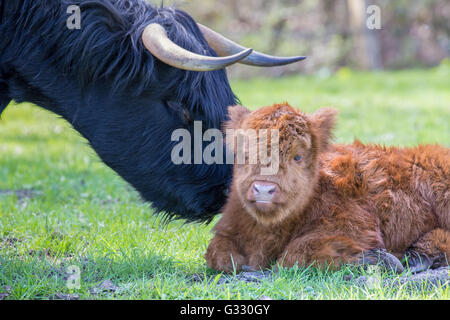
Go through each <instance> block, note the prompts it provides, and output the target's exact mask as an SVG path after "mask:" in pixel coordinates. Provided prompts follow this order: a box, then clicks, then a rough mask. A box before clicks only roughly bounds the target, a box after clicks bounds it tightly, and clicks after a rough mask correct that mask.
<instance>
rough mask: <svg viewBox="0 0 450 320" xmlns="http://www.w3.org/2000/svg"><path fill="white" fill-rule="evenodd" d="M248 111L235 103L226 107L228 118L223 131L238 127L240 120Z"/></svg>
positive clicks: (239, 126)
mask: <svg viewBox="0 0 450 320" xmlns="http://www.w3.org/2000/svg"><path fill="white" fill-rule="evenodd" d="M249 113H250V110H248V109H247V108H246V107H243V106H240V105H236V106H229V107H228V116H229V118H230V120H228V121H226V122H225V125H224V131H225V130H227V129H234V130H237V129H240V128H241V123H242V120H243V119H244V118H245V117H246V116H247V115H248V114H249Z"/></svg>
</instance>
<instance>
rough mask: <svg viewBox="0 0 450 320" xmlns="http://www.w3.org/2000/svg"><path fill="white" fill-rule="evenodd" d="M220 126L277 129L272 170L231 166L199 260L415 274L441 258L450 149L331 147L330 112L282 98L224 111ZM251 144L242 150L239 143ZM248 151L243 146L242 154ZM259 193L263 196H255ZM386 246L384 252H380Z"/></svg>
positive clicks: (449, 238)
mask: <svg viewBox="0 0 450 320" xmlns="http://www.w3.org/2000/svg"><path fill="white" fill-rule="evenodd" d="M229 111H230V118H231V120H230V121H229V122H228V123H227V124H226V126H225V128H226V129H229V128H233V129H238V128H240V129H255V130H260V129H277V130H278V132H279V159H280V161H279V162H280V165H279V170H278V173H277V174H274V175H261V173H260V167H261V165H260V164H259V163H256V164H248V163H247V162H246V163H245V164H235V166H234V172H233V181H232V186H231V189H230V194H229V199H228V202H227V203H226V205H225V207H224V209H223V215H222V217H221V219H220V221H219V222H218V223H217V225H216V226H215V228H214V231H215V236H214V238H213V239H212V241H211V243H210V245H209V247H208V249H207V252H206V255H205V258H206V260H207V263H208V265H209V266H210V267H212V268H214V269H217V270H222V271H226V272H231V271H233V270H240V269H241V268H242V266H244V265H247V266H250V267H252V268H255V269H258V268H265V267H268V266H269V265H270V263H272V262H274V261H276V262H278V263H280V264H281V265H283V266H287V267H290V266H293V265H295V264H296V263H298V264H299V265H311V264H312V265H316V266H319V267H323V266H325V265H328V266H331V267H339V266H340V265H342V264H360V263H363V264H366V263H367V264H375V263H380V262H381V263H385V264H386V265H388V266H391V267H392V266H394V267H395V268H397V271H402V269H403V268H402V265H401V264H400V261H399V260H398V259H402V258H406V257H407V259H404V261H407V262H408V264H409V266H410V267H411V268H413V270H415V271H420V270H423V269H425V268H428V267H433V266H439V265H446V264H448V259H450V149H449V148H445V147H442V146H439V145H421V146H417V147H413V148H396V147H382V146H378V145H364V144H362V143H361V142H359V141H355V142H354V143H353V144H349V145H340V144H337V145H333V144H330V143H329V141H330V137H331V131H332V128H333V125H334V122H335V117H336V113H337V112H336V111H335V110H333V109H329V108H324V109H320V110H318V111H317V112H315V113H314V114H304V113H301V112H299V111H297V110H296V109H294V108H292V107H291V106H289V105H288V104H279V105H274V106H269V107H264V108H260V109H258V110H256V111H254V112H250V111H248V110H247V109H246V108H244V107H241V106H235V107H233V108H230V109H229ZM248 148H250V149H248ZM250 152H255V150H254V149H252V146H247V156H248V154H249V153H250ZM259 189H261V190H265V192H266V193H265V198H264V200H265V201H258V199H259V198H258V196H259V193H258V191H259ZM386 252H390V253H392V255H391V254H387V253H386Z"/></svg>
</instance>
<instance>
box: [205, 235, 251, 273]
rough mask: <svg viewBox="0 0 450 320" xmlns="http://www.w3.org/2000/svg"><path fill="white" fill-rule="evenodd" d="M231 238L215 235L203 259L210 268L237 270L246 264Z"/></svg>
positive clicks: (226, 270) (228, 270)
mask: <svg viewBox="0 0 450 320" xmlns="http://www.w3.org/2000/svg"><path fill="white" fill-rule="evenodd" d="M240 251H241V250H239V247H238V246H237V244H236V243H235V241H234V240H233V239H230V238H228V237H225V236H221V235H215V236H214V238H213V239H212V240H211V242H210V244H209V246H208V249H207V250H206V254H205V259H206V262H207V264H208V266H209V267H210V268H213V269H215V270H219V271H225V272H233V271H235V270H236V271H239V270H240V269H241V268H242V266H243V265H246V264H248V262H247V259H246V258H245V257H244V256H243V255H242V254H241V252H240Z"/></svg>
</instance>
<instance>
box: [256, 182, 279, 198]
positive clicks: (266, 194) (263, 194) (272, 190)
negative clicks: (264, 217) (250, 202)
mask: <svg viewBox="0 0 450 320" xmlns="http://www.w3.org/2000/svg"><path fill="white" fill-rule="evenodd" d="M252 190H253V195H254V196H255V200H256V201H272V198H273V197H274V196H275V194H276V193H277V192H278V187H277V185H276V184H274V183H270V182H254V183H253V186H252Z"/></svg>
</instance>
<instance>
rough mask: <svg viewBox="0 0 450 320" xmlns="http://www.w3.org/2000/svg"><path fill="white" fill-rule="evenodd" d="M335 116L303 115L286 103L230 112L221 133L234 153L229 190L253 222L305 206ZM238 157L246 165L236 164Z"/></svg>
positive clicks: (329, 113)
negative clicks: (236, 197) (234, 194)
mask: <svg viewBox="0 0 450 320" xmlns="http://www.w3.org/2000/svg"><path fill="white" fill-rule="evenodd" d="M336 113H337V111H336V110H334V109H329V108H324V109H320V110H318V111H317V112H316V113H314V114H311V115H307V114H304V113H301V112H299V111H297V110H296V109H294V108H293V107H291V106H290V105H288V104H287V103H285V104H277V105H273V106H268V107H263V108H260V109H258V110H256V111H254V112H250V111H249V110H247V109H246V108H244V107H242V106H234V107H230V108H229V115H230V120H229V121H228V122H227V123H226V125H225V128H224V129H225V130H226V136H227V145H228V146H229V147H230V148H233V151H234V153H235V165H234V172H233V182H232V192H235V193H237V196H238V199H239V201H240V202H241V203H242V206H243V207H244V208H245V210H246V211H247V212H248V213H249V214H250V215H252V216H253V217H254V218H255V219H256V220H257V221H258V222H260V223H262V224H264V225H271V224H276V223H279V222H281V221H283V220H284V219H285V218H287V217H289V216H290V215H292V214H293V213H294V212H298V211H300V210H302V209H303V208H304V207H305V206H306V205H307V204H308V202H309V200H310V199H311V196H312V194H313V192H314V187H315V185H316V182H317V177H318V171H319V168H318V155H319V153H320V152H324V151H325V150H326V149H327V146H328V141H329V140H330V135H331V129H332V127H333V124H334V119H335V116H336ZM231 129H232V130H231ZM239 139H240V140H239ZM239 141H241V143H240V142H239ZM243 141H244V143H243ZM240 153H241V155H242V154H243V156H242V158H241V159H245V161H239V160H237V158H238V157H239V156H240ZM255 155H256V157H255ZM264 155H267V157H264ZM255 159H256V160H255ZM274 163H275V165H274ZM268 166H271V168H272V170H269V173H267V172H268V171H267V170H264V168H267V167H268ZM274 169H275V170H274Z"/></svg>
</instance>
